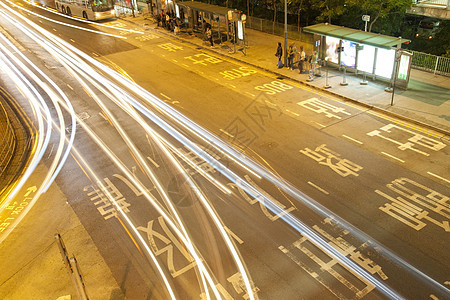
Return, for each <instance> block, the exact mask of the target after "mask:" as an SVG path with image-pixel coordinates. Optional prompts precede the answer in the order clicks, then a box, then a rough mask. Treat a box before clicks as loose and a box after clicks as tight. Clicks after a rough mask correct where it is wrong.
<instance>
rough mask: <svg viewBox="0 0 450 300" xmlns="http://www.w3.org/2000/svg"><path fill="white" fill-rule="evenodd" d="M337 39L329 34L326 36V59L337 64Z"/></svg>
mask: <svg viewBox="0 0 450 300" xmlns="http://www.w3.org/2000/svg"><path fill="white" fill-rule="evenodd" d="M339 41H340V40H339V39H337V38H334V37H331V36H327V37H326V49H327V50H326V55H325V60H326V61H331V62H333V63H335V64H339V53H338V51H337V50H338V47H339Z"/></svg>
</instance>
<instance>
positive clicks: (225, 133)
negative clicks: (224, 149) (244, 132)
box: [220, 129, 234, 138]
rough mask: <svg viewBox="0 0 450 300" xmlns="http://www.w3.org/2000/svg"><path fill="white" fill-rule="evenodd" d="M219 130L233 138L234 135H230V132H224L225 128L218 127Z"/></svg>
mask: <svg viewBox="0 0 450 300" xmlns="http://www.w3.org/2000/svg"><path fill="white" fill-rule="evenodd" d="M220 131H221V132H222V133H225V134H226V135H228V136H229V137H231V138H234V135H232V134H229V133H228V132H226V131H225V130H223V129H220Z"/></svg>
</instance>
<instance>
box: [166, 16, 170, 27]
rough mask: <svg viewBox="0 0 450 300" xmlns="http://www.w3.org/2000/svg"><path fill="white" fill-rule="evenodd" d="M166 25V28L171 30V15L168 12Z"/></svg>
mask: <svg viewBox="0 0 450 300" xmlns="http://www.w3.org/2000/svg"><path fill="white" fill-rule="evenodd" d="M166 26H167V28H166V29H168V30H170V16H169V14H168V13H167V14H166Z"/></svg>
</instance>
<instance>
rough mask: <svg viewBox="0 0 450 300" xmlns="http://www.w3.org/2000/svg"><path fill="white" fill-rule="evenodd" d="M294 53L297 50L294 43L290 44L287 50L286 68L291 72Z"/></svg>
mask: <svg viewBox="0 0 450 300" xmlns="http://www.w3.org/2000/svg"><path fill="white" fill-rule="evenodd" d="M296 52H297V48H296V47H295V43H292V44H290V45H289V48H288V68H289V69H291V70H293V69H294V57H295V53H296Z"/></svg>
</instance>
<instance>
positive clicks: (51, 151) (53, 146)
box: [47, 144, 55, 159]
mask: <svg viewBox="0 0 450 300" xmlns="http://www.w3.org/2000/svg"><path fill="white" fill-rule="evenodd" d="M54 148H55V144H53V145H52V149H50V153H49V154H48V157H47V159H49V158H50V156H51V155H52V153H53V149H54Z"/></svg>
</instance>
